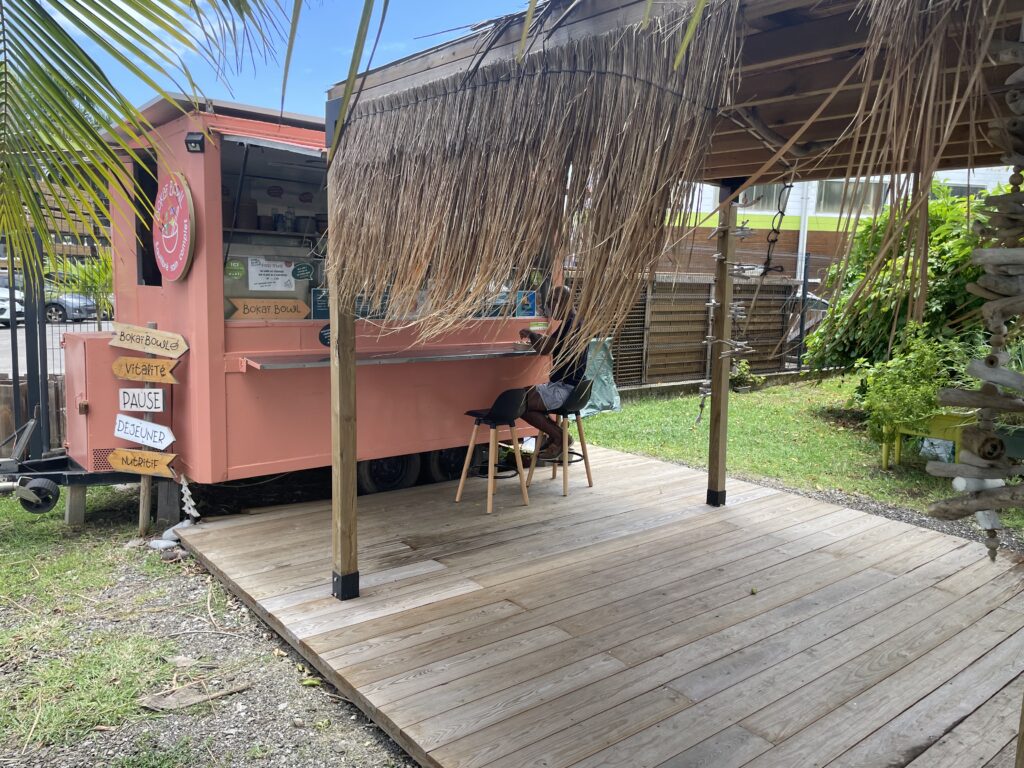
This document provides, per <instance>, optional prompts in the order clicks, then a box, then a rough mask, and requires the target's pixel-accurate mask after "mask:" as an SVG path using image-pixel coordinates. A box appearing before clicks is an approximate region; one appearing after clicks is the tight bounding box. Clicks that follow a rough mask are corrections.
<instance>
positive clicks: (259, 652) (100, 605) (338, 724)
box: [0, 550, 415, 768]
mask: <svg viewBox="0 0 1024 768" xmlns="http://www.w3.org/2000/svg"><path fill="white" fill-rule="evenodd" d="M138 554H139V556H138V558H133V559H132V562H131V563H129V564H128V565H126V566H123V567H122V568H121V569H120V571H119V572H118V573H117V575H116V579H115V580H114V582H113V583H112V584H110V586H108V587H107V588H105V589H103V590H102V591H101V592H100V593H99V594H95V593H94V594H92V595H90V596H89V600H88V605H87V606H86V607H84V608H83V609H82V610H81V611H80V612H78V615H77V616H76V618H75V620H74V635H75V636H79V637H82V638H85V637H87V636H89V634H90V633H107V632H110V631H111V630H113V631H115V632H117V633H123V635H124V636H125V637H126V638H127V637H131V636H137V635H144V636H146V637H147V638H158V639H159V640H160V642H161V643H163V644H164V647H165V648H166V652H165V653H164V654H163V659H162V660H156V659H154V663H160V664H163V665H165V666H167V667H169V668H170V669H171V670H173V671H172V673H171V678H170V680H167V681H165V682H164V684H163V685H161V686H158V687H157V689H156V690H153V691H147V693H150V694H151V693H158V692H160V691H161V690H164V691H166V690H169V689H175V688H178V689H181V690H190V691H197V692H199V693H215V692H223V691H226V690H232V689H240V690H238V692H236V693H231V694H229V695H225V696H222V697H220V698H216V699H213V700H210V701H208V702H205V703H199V704H195V705H192V706H191V707H189V708H188V709H185V710H180V711H173V712H164V713H159V714H158V713H155V712H148V711H147V710H145V709H144V708H142V707H139V708H138V711H137V713H136V714H135V715H134V716H130V717H129V718H128V719H127V721H126V722H122V723H120V724H118V725H113V726H104V725H99V726H96V727H94V728H93V729H92V730H91V731H89V732H87V733H86V735H85V736H84V737H83V738H80V740H75V741H74V742H73V743H70V744H64V745H50V746H36V745H35V744H34V742H33V741H32V740H31V739H26V740H25V742H24V743H23V744H22V743H20V740H19V741H18V742H15V743H14V744H13V745H11V744H10V742H11V739H7V746H6V748H4V747H0V766H19V767H21V766H24V767H25V768H29V767H30V766H31V767H33V768H36V767H38V768H57V767H58V766H59V767H61V768H64V767H65V766H66V767H67V768H72V767H78V766H82V767H84V766H89V767H90V768H91V767H93V766H96V767H99V766H111V767H112V768H179V767H182V768H184V767H185V766H188V767H189V768H193V767H198V766H261V765H264V766H309V767H310V768H317V767H318V766H359V768H385V767H386V766H387V767H393V768H398V767H400V766H402V767H404V766H414V765H415V763H414V762H413V761H412V760H411V759H410V758H408V757H407V756H406V755H405V754H404V753H403V752H402V751H401V749H400V748H399V747H397V746H396V745H395V744H394V743H393V742H392V741H391V740H390V739H389V738H388V737H387V736H386V735H385V734H384V733H383V732H382V731H381V730H380V729H378V728H377V727H376V726H375V725H374V724H373V723H372V722H370V721H369V720H367V719H366V718H365V717H364V716H363V715H362V714H361V713H360V712H359V711H358V710H357V709H356V708H355V707H354V706H352V705H351V704H349V703H348V702H346V701H345V700H344V699H342V698H341V697H340V696H339V695H338V694H337V692H336V691H334V690H333V689H332V688H330V687H329V686H328V685H327V684H326V683H324V682H323V681H322V680H321V679H320V678H319V677H317V676H316V675H315V674H314V673H312V672H311V670H310V669H308V668H307V667H306V665H305V664H304V662H303V661H302V659H301V658H300V657H298V656H297V655H296V654H295V653H294V652H292V651H291V650H290V649H289V648H288V646H287V645H286V644H285V643H284V642H283V641H281V640H280V639H279V638H277V636H276V635H274V634H273V633H272V632H271V631H270V630H269V629H268V628H267V627H266V626H265V625H263V624H262V623H261V622H260V621H259V619H257V618H256V617H255V616H254V615H253V614H252V613H251V612H249V610H248V609H246V608H245V607H244V606H243V605H242V604H241V603H240V602H239V601H237V600H235V599H234V598H232V597H230V596H229V595H227V594H226V593H225V592H224V591H223V590H222V589H221V588H220V587H219V585H217V584H216V583H215V582H214V581H213V580H212V578H211V577H210V576H209V575H208V574H206V573H205V572H204V571H203V570H202V569H201V567H200V566H198V565H197V564H196V563H195V562H194V561H193V560H191V559H186V560H183V561H181V562H178V563H163V562H157V563H156V564H155V565H154V563H153V560H154V556H153V555H145V554H143V552H142V551H141V550H140V551H139V553H138ZM144 564H145V567H143V566H144ZM154 568H157V569H163V571H162V573H161V572H159V571H158V572H157V573H156V574H154ZM154 584H156V585H158V586H157V588H156V589H154ZM140 595H144V596H145V600H144V602H143V603H142V605H141V606H139V607H138V608H137V609H136V608H134V607H133V608H132V609H130V610H125V606H129V605H131V606H134V605H136V604H137V602H138V600H137V598H138V596H140ZM10 619H12V616H11V614H10V613H9V612H8V615H7V620H10ZM4 622H5V616H4V611H0V627H2V626H3V624H4ZM72 642H73V641H72ZM168 659H169V660H170V663H169V664H168V661H167V660H168ZM12 666H13V667H14V668H13V669H12V668H11V667H12ZM19 674H20V671H19V665H17V664H13V665H11V664H8V665H7V666H4V665H3V662H2V660H0V685H16V684H17V683H18V676H19ZM111 682H112V683H116V682H117V681H111ZM2 742H3V739H0V743H2Z"/></svg>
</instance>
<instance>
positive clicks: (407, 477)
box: [356, 453, 421, 493]
mask: <svg viewBox="0 0 1024 768" xmlns="http://www.w3.org/2000/svg"><path fill="white" fill-rule="evenodd" d="M420 465H421V461H420V455H419V454H418V453H410V454H407V455H405V456H389V457H387V458H386V459H370V460H369V461H360V462H359V463H358V464H357V465H356V479H357V480H358V483H359V492H360V493H381V492H383V491H397V490H401V489H402V488H411V487H412V486H413V485H415V484H416V479H417V478H418V477H419V475H420Z"/></svg>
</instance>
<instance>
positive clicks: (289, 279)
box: [249, 256, 295, 291]
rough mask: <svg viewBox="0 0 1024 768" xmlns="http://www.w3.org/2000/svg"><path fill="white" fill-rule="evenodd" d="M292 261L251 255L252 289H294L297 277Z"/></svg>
mask: <svg viewBox="0 0 1024 768" xmlns="http://www.w3.org/2000/svg"><path fill="white" fill-rule="evenodd" d="M293 266H294V264H293V263H292V261H290V260H289V261H284V260H280V259H265V258H263V257H262V256H250V257H249V290H250V291H294V290H295V277H294V276H293V275H292V267H293Z"/></svg>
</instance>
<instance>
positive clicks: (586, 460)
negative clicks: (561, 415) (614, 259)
mask: <svg viewBox="0 0 1024 768" xmlns="http://www.w3.org/2000/svg"><path fill="white" fill-rule="evenodd" d="M575 416H576V431H577V432H578V433H579V436H580V453H582V454H583V466H584V468H586V470H587V485H589V486H590V487H591V488H593V487H594V476H593V475H591V474H590V455H589V454H588V453H587V438H585V437H584V436H583V417H582V416H580V414H579V412H578V411H577V412H576V414H575Z"/></svg>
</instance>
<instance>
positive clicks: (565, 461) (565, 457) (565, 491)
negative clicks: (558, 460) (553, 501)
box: [562, 416, 569, 496]
mask: <svg viewBox="0 0 1024 768" xmlns="http://www.w3.org/2000/svg"><path fill="white" fill-rule="evenodd" d="M562 495H563V496H568V495H569V417H568V416H566V417H565V418H564V419H562Z"/></svg>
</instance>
